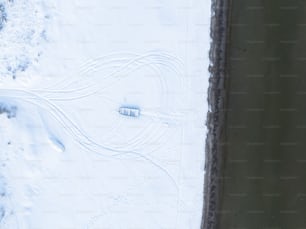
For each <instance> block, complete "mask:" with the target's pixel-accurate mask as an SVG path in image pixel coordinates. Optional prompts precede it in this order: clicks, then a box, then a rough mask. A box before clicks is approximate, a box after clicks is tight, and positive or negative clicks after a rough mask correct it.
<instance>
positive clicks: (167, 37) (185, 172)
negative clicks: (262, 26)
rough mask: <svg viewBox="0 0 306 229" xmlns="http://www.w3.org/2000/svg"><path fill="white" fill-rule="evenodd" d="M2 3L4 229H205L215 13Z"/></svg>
mask: <svg viewBox="0 0 306 229" xmlns="http://www.w3.org/2000/svg"><path fill="white" fill-rule="evenodd" d="M2 2H3V5H4V6H5V8H9V7H12V9H10V10H7V15H8V17H7V21H5V23H3V29H2V30H1V31H0V40H1V41H2V40H3V41H5V42H6V44H5V45H4V44H3V49H4V50H6V51H5V52H4V53H5V54H0V55H3V57H2V58H1V59H2V60H4V59H7V61H3V62H1V65H0V72H1V75H2V76H13V78H15V80H8V79H7V78H8V77H3V78H1V85H0V86H1V87H0V104H5V106H3V107H4V108H6V110H4V112H5V113H6V114H10V112H11V113H12V111H10V108H12V107H15V108H16V110H15V113H14V117H11V118H10V119H8V118H7V116H6V115H0V119H1V125H0V128H1V132H0V135H1V139H2V140H1V142H0V143H1V148H0V149H1V152H2V153H1V161H2V162H3V163H2V167H1V181H2V183H3V184H2V183H1V184H2V186H1V187H2V189H3V195H2V197H0V198H1V202H2V206H3V207H2V208H1V209H3V211H0V216H1V215H3V217H1V218H2V219H1V222H0V225H1V227H0V228H10V229H11V228H22V229H28V228H30V229H32V228H44V229H45V228H46V229H48V228H52V229H54V228H59V229H61V228H82V229H98V228H112V229H116V228H152V229H153V228H154V229H156V228H182V229H186V228H192V229H194V228H200V223H201V215H202V205H203V182H204V148H205V147H204V144H205V135H206V129H205V117H206V112H207V102H206V93H207V85H208V77H209V74H208V71H207V68H208V64H209V63H208V62H209V60H208V50H209V24H210V22H209V20H210V1H200V0H193V1H186V0H180V1H177V0H173V1H171V0H169V1H161V0H148V1H140V0H131V1H124V0H115V1H101V0H90V1H88V0H87V1H85V0H78V1H70V0H67V1H59V0H55V1H27V2H26V1H25V2H23V1H14V2H10V1H2ZM0 3H1V2H0ZM13 4H16V5H15V6H14V7H17V6H18V7H20V8H18V9H17V8H16V9H13ZM18 4H19V5H18ZM22 7H23V8H22ZM31 7H32V8H31ZM21 8H22V9H29V12H33V9H36V10H34V12H37V13H36V14H35V15H33V18H29V19H28V20H30V19H31V20H30V22H28V21H27V20H25V18H23V17H24V15H25V14H26V12H21V11H22V10H21ZM30 9H31V10H30ZM29 12H28V13H29ZM10 14H11V15H15V16H14V17H13V18H14V19H12V21H10V17H11V16H10ZM14 20H15V21H16V22H13V21H14ZM18 21H19V22H18ZM21 21H25V22H24V23H25V24H24V29H22V28H20V27H17V25H18V26H22V25H23V24H22V23H21ZM17 22H18V23H17ZM34 22H35V23H34ZM10 23H16V26H12V25H10ZM27 28H29V29H27ZM31 28H35V29H34V30H35V31H36V32H34V35H32V36H30V37H31V39H30V38H28V37H27V36H23V35H24V34H25V33H26V31H27V30H28V31H31ZM13 30H14V31H16V32H15V33H13V34H17V35H16V36H13V35H12V33H6V31H13ZM20 34H21V35H20ZM36 35H37V36H36ZM9 36H11V37H9ZM12 39H16V40H17V41H18V42H13V43H14V45H15V43H18V44H19V45H18V46H14V45H13V44H12V43H10V42H11V41H12ZM29 39H30V40H29ZM10 47H13V48H10ZM1 48H2V47H1ZM20 53H23V54H24V56H25V57H26V59H27V60H28V62H29V63H31V64H29V67H27V68H25V69H24V70H23V71H22V70H21V69H20V68H18V70H16V71H15V72H14V74H13V73H12V71H9V70H8V64H11V63H17V62H14V61H13V59H14V58H15V59H16V58H17V57H19V56H22V55H21V54H20ZM41 53H42V55H40V54H41ZM4 55H5V57H4ZM18 63H19V62H18ZM16 65H17V64H16ZM132 114H133V115H132ZM135 114H137V115H135ZM2 189H1V190H2ZM1 212H3V214H1Z"/></svg>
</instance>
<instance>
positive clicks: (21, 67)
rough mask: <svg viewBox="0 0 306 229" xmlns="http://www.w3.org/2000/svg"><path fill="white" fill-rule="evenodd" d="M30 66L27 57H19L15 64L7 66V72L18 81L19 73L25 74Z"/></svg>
mask: <svg viewBox="0 0 306 229" xmlns="http://www.w3.org/2000/svg"><path fill="white" fill-rule="evenodd" d="M29 65H30V61H29V59H28V58H26V57H19V58H17V59H16V61H15V64H11V65H9V66H7V71H8V72H9V73H10V74H11V75H12V76H13V79H16V74H17V73H18V72H24V71H25V70H27V68H28V67H29Z"/></svg>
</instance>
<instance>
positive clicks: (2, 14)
mask: <svg viewBox="0 0 306 229" xmlns="http://www.w3.org/2000/svg"><path fill="white" fill-rule="evenodd" d="M6 22H7V13H6V9H5V5H4V4H3V3H0V31H1V30H2V29H3V27H4V25H5V23H6Z"/></svg>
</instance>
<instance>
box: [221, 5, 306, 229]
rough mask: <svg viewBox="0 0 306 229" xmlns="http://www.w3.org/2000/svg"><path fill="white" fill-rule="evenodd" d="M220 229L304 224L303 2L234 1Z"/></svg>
mask: <svg viewBox="0 0 306 229" xmlns="http://www.w3.org/2000/svg"><path fill="white" fill-rule="evenodd" d="M230 25H231V26H230V28H231V29H230V40H229V46H228V47H229V50H228V52H229V60H228V68H229V69H228V73H229V78H228V79H227V82H228V88H227V89H228V91H227V93H228V95H227V98H228V101H227V109H228V111H227V113H226V123H225V145H226V147H225V150H224V152H223V155H224V166H223V169H222V173H223V174H222V176H223V179H222V181H223V183H222V186H221V188H222V192H221V193H222V194H221V198H220V207H219V211H218V220H217V221H218V226H217V228H218V229H234V228H235V229H261V228H264V229H272V228H273V229H276V228H278V229H279V228H282V229H305V228H306V1H305V0H304V1H302V0H233V1H232V6H231V19H230Z"/></svg>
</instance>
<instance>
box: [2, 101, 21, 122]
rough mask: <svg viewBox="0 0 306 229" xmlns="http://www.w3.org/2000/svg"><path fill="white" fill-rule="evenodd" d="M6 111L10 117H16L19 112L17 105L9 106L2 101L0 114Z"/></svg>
mask: <svg viewBox="0 0 306 229" xmlns="http://www.w3.org/2000/svg"><path fill="white" fill-rule="evenodd" d="M3 113H6V116H7V118H8V119H10V118H15V117H16V113H17V107H16V106H8V105H7V104H3V103H0V114H3Z"/></svg>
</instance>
